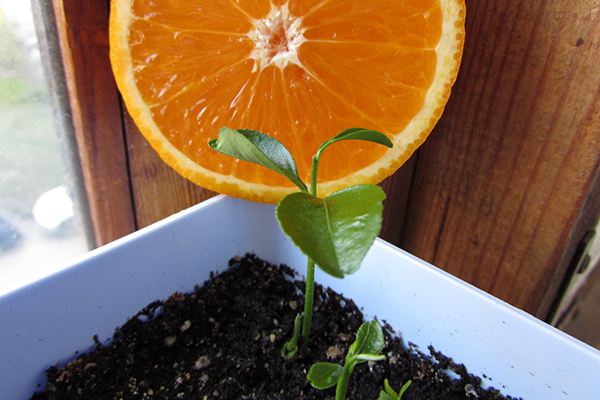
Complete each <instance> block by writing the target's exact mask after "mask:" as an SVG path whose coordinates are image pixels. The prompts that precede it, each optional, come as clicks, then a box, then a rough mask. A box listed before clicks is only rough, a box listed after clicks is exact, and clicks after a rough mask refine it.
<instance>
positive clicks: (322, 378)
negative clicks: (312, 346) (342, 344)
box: [307, 362, 344, 389]
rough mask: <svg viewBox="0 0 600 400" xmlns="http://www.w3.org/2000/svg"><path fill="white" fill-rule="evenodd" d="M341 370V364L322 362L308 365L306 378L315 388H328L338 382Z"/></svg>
mask: <svg viewBox="0 0 600 400" xmlns="http://www.w3.org/2000/svg"><path fill="white" fill-rule="evenodd" d="M343 372H344V368H343V367H342V366H341V365H338V364H333V363H328V362H322V363H318V364H314V365H313V366H311V367H310V371H309V372H308V375H307V378H308V380H309V381H310V383H311V385H313V386H314V387H316V388H317V389H328V388H330V387H332V386H335V385H336V384H337V383H338V381H339V380H340V377H341V376H342V373H343Z"/></svg>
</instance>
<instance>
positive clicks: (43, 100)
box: [0, 0, 87, 294]
mask: <svg viewBox="0 0 600 400" xmlns="http://www.w3.org/2000/svg"><path fill="white" fill-rule="evenodd" d="M67 172H68V171H66V170H65V166H64V163H63V157H62V155H61V147H60V145H59V140H58V135H57V132H56V125H55V121H54V115H53V109H52V105H51V102H50V97H49V95H48V91H47V83H46V81H45V77H44V71H43V68H42V62H41V57H40V52H39V47H38V43H37V38H36V33H35V26H34V23H33V17H32V11H31V5H30V3H29V1H26V0H19V1H16V0H0V294H1V293H3V292H6V291H7V290H9V289H11V288H13V287H16V286H19V285H20V284H23V283H25V282H27V281H29V280H31V279H34V278H35V277H37V276H40V275H43V274H45V273H47V271H48V270H49V269H51V268H56V265H58V264H64V263H65V262H67V260H69V259H71V258H73V257H75V256H77V255H79V254H82V253H84V252H86V251H87V241H86V239H85V235H84V230H83V229H82V227H81V223H80V222H79V221H81V220H82V219H81V218H78V216H77V215H76V207H74V206H73V203H74V199H73V195H72V191H71V190H70V187H71V185H69V182H67V177H68V176H69V174H68V173H67Z"/></svg>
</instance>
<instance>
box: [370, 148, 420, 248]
mask: <svg viewBox="0 0 600 400" xmlns="http://www.w3.org/2000/svg"><path fill="white" fill-rule="evenodd" d="M417 157H418V150H417V152H416V153H415V154H413V155H412V157H411V158H409V159H408V161H407V162H406V163H404V165H402V167H400V169H399V170H398V171H396V173H394V175H392V176H390V177H388V178H387V179H385V180H384V181H383V182H381V184H380V186H381V188H382V189H383V191H384V192H385V194H386V195H387V198H386V199H385V200H384V202H383V207H384V208H383V223H382V227H381V234H380V235H379V236H380V237H381V238H382V239H384V240H386V241H388V242H389V243H391V244H394V245H396V246H400V244H401V243H402V234H403V231H404V224H405V222H406V211H407V209H408V202H409V200H410V188H411V185H412V182H413V177H414V173H415V165H416V160H417Z"/></svg>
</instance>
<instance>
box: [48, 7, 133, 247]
mask: <svg viewBox="0 0 600 400" xmlns="http://www.w3.org/2000/svg"><path fill="white" fill-rule="evenodd" d="M53 4H54V10H55V13H56V18H57V27H58V33H59V38H60V43H61V52H62V55H63V63H64V67H65V75H66V79H67V86H68V89H69V95H70V99H71V108H72V111H73V121H74V126H75V132H76V136H77V142H78V147H79V153H80V158H81V164H82V169H83V175H84V181H85V187H86V191H87V197H88V200H89V206H90V214H91V218H92V221H93V228H94V234H95V239H96V244H97V245H99V246H100V245H103V244H105V243H108V242H111V241H113V240H115V239H117V238H119V237H121V236H124V235H126V234H128V233H131V232H133V231H134V230H135V222H134V215H133V206H132V203H131V191H130V185H129V177H128V171H127V157H126V151H125V143H124V139H123V126H122V122H121V111H120V103H119V97H118V92H117V88H116V84H115V82H114V78H113V75H112V70H111V67H110V61H109V55H108V54H109V46H108V15H109V12H108V10H109V2H108V1H78V0H54V2H53Z"/></svg>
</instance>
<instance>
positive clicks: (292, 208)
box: [208, 127, 393, 355]
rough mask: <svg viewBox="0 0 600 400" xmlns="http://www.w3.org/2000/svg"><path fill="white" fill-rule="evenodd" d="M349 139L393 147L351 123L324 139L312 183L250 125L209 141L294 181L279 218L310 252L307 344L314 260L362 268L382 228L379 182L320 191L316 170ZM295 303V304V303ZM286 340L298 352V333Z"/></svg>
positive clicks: (335, 267)
mask: <svg viewBox="0 0 600 400" xmlns="http://www.w3.org/2000/svg"><path fill="white" fill-rule="evenodd" d="M344 140H364V141H368V142H374V143H378V144H381V145H384V146H387V147H392V146H393V144H392V142H391V141H390V139H389V138H388V137H387V136H386V135H384V134H383V133H381V132H378V131H374V130H370V129H363V128H350V129H346V130H345V131H343V132H341V133H339V134H338V135H336V136H335V137H333V138H332V139H330V140H327V141H325V142H324V143H323V144H321V146H320V147H319V149H318V150H317V153H316V154H315V155H314V156H313V158H312V170H311V176H310V178H311V182H310V187H309V186H308V185H306V184H305V183H304V182H303V181H302V179H301V178H300V176H299V175H298V169H297V167H296V162H295V160H294V158H293V156H292V154H291V153H290V151H289V150H288V149H287V148H285V146H284V145H283V144H282V143H281V142H279V141H278V140H277V139H275V138H273V137H270V136H268V135H266V134H264V133H262V132H258V131H254V130H250V129H237V130H234V129H230V128H227V127H223V128H221V129H220V130H219V137H218V138H217V139H212V140H210V141H209V142H208V145H209V146H210V147H211V148H212V149H213V150H215V151H217V152H219V153H221V154H225V155H228V156H231V157H235V158H237V159H240V160H243V161H248V162H252V163H255V164H258V165H262V166H263V167H265V168H269V169H271V170H273V171H275V172H277V173H279V174H281V175H283V176H285V177H286V178H287V179H288V180H289V181H290V182H292V183H293V184H294V185H296V187H297V188H298V190H299V191H298V192H295V193H290V194H288V195H287V196H285V197H283V198H282V199H281V201H280V202H279V204H278V205H277V209H276V214H277V220H278V221H279V224H280V225H281V229H282V230H283V232H284V233H285V234H286V235H288V236H289V237H290V238H291V239H292V241H293V242H294V244H296V246H298V247H299V248H300V250H302V252H303V253H304V254H306V256H307V257H308V266H307V274H306V292H305V302H304V320H303V325H302V331H301V335H302V343H303V344H304V345H306V344H308V339H309V336H310V329H311V321H312V312H313V301H314V273H315V272H314V270H315V264H316V265H318V266H319V267H320V268H321V269H322V270H323V271H325V272H326V273H328V274H330V275H332V276H335V277H338V278H343V277H344V276H345V275H347V274H352V273H354V272H356V270H357V269H358V268H359V267H360V264H361V263H362V260H363V258H364V257H365V255H366V254H367V251H368V250H369V248H370V247H371V245H372V244H373V242H374V241H375V238H376V237H377V235H378V234H379V232H380V231H381V221H382V213H383V200H384V199H385V193H384V192H383V190H382V189H381V188H380V187H379V186H377V185H372V184H369V185H355V186H350V187H348V188H345V189H342V190H340V191H338V192H336V193H333V194H331V195H329V196H327V197H324V198H320V197H318V196H317V172H318V168H319V162H320V160H321V156H322V154H323V152H324V151H325V149H326V148H327V147H329V146H331V145H332V144H334V143H337V142H341V141H344ZM290 306H291V304H290ZM294 333H295V336H294V338H293V339H291V340H290V343H289V345H288V344H286V345H285V349H284V354H287V355H293V354H294V353H295V352H296V350H295V348H297V342H298V337H297V336H298V335H300V332H299V331H298V330H295V332H294Z"/></svg>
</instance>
